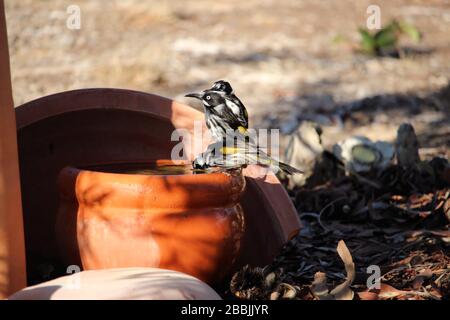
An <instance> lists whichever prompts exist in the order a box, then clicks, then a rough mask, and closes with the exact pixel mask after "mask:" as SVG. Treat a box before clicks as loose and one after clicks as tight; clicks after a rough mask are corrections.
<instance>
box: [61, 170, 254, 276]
mask: <svg viewBox="0 0 450 320" xmlns="http://www.w3.org/2000/svg"><path fill="white" fill-rule="evenodd" d="M187 167H190V164H186V165H185V166H183V165H182V164H180V163H174V162H172V161H156V162H153V163H139V164H137V163H133V164H124V163H121V164H117V163H116V164H109V165H97V166H95V167H90V168H84V169H78V168H73V167H66V168H64V169H63V170H62V171H61V173H60V175H59V179H58V185H59V193H60V205H59V210H58V216H57V227H56V231H57V241H58V242H59V244H60V255H61V257H62V259H63V261H64V262H65V263H66V264H68V265H70V264H77V265H82V266H83V268H84V269H85V270H91V269H107V268H120V267H134V266H140V267H158V268H163V269H171V270H177V271H181V272H184V273H188V274H190V275H193V276H195V277H197V278H198V279H200V280H203V281H205V282H207V283H210V284H214V283H218V282H219V281H220V280H222V278H223V277H224V276H226V275H227V274H228V273H229V272H230V270H231V268H232V267H233V265H234V262H235V261H236V258H237V255H238V252H239V248H240V246H241V239H242V236H243V234H244V216H243V210H242V207H241V205H240V204H239V200H240V198H241V195H242V193H243V191H244V186H245V179H244V177H243V175H242V172H241V170H234V171H230V172H227V173H222V172H213V173H201V174H194V173H193V172H192V170H190V169H188V168H187Z"/></svg>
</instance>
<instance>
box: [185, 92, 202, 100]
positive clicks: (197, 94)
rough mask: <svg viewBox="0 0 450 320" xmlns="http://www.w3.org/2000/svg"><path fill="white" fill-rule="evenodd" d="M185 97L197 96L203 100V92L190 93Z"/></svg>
mask: <svg viewBox="0 0 450 320" xmlns="http://www.w3.org/2000/svg"><path fill="white" fill-rule="evenodd" d="M185 97H188V98H196V99H199V100H201V99H202V97H203V93H188V94H187V95H185Z"/></svg>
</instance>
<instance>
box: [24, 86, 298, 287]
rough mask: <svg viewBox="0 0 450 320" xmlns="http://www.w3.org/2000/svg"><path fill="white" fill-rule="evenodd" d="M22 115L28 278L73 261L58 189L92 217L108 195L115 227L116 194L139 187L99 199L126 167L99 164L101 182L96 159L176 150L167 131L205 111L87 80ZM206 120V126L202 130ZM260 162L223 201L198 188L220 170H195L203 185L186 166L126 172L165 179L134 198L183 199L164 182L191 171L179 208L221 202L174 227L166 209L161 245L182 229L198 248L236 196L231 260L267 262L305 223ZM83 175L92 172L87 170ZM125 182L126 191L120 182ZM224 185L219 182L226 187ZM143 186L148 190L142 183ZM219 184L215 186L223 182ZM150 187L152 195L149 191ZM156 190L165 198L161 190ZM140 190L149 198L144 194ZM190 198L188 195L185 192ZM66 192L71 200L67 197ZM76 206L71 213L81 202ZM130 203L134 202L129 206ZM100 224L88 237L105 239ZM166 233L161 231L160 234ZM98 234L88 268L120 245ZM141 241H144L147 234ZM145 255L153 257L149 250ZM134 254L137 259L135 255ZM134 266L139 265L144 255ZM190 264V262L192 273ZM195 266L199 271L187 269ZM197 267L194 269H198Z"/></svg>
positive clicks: (161, 155) (151, 158)
mask: <svg viewBox="0 0 450 320" xmlns="http://www.w3.org/2000/svg"><path fill="white" fill-rule="evenodd" d="M16 120H17V128H18V149H19V163H20V176H21V190H22V202H23V212H24V227H25V242H26V256H27V271H28V275H29V280H32V279H35V278H36V277H37V274H38V273H39V268H41V269H42V266H48V265H55V264H59V265H61V264H62V265H67V264H66V263H67V262H68V261H67V260H66V261H65V262H62V261H64V259H62V258H63V257H61V255H60V251H59V250H58V246H57V243H70V242H71V241H73V239H74V236H75V233H74V232H75V231H73V232H72V233H70V232H67V233H55V225H56V221H57V212H58V208H61V206H64V201H66V200H67V199H66V200H64V199H63V200H62V201H61V202H60V201H59V198H60V196H59V193H60V192H61V191H62V194H65V195H66V196H67V197H72V200H71V201H72V205H74V203H75V202H74V201H73V197H74V196H76V197H77V199H78V205H79V206H80V208H81V207H82V206H84V207H86V206H91V207H90V208H89V210H88V211H85V213H84V214H85V216H84V217H85V218H87V217H95V219H97V220H98V221H100V218H101V217H102V214H103V212H102V210H99V211H95V210H94V208H95V206H96V205H98V206H99V207H98V208H101V207H102V206H103V205H104V206H105V207H106V206H108V208H109V209H108V210H110V209H111V210H110V211H108V212H107V213H106V216H105V217H104V218H105V220H104V221H103V222H104V223H105V226H106V227H105V228H104V229H103V230H106V231H105V232H111V230H113V227H114V223H109V224H108V223H106V222H108V221H112V219H115V216H114V215H115V214H116V213H115V209H114V207H115V206H117V207H122V205H121V204H118V203H117V202H115V201H116V200H117V199H119V198H120V197H123V198H121V200H120V201H122V200H123V201H125V202H126V201H128V200H127V198H126V197H131V198H133V197H134V196H136V195H134V196H133V195H132V194H131V193H130V194H127V195H120V194H117V195H115V197H117V198H115V197H112V198H111V199H110V200H111V202H108V201H109V198H105V199H106V200H107V202H105V203H103V204H101V205H99V204H98V203H97V202H95V197H100V198H99V199H101V196H102V193H103V192H104V191H105V190H106V189H107V187H109V186H111V185H112V181H114V180H115V179H116V181H117V182H118V181H119V180H121V179H120V177H122V176H121V173H112V172H103V174H105V177H108V178H99V180H98V181H99V184H98V185H97V186H96V185H95V184H94V180H92V179H94V177H95V179H97V178H96V177H97V175H98V173H97V172H96V171H98V170H97V169H98V166H99V165H104V164H118V163H122V164H123V163H125V164H126V163H128V164H130V163H134V164H136V163H151V162H155V161H156V160H160V159H170V158H171V150H172V148H173V147H174V146H175V145H176V144H177V143H179V141H171V139H170V137H171V134H172V132H173V131H174V129H177V128H183V129H186V130H188V131H190V132H193V131H194V121H195V120H197V121H199V123H204V117H203V114H202V113H201V112H199V111H196V110H194V109H192V108H191V107H188V106H186V105H183V104H180V103H177V102H175V101H172V100H170V99H167V98H163V97H159V96H156V95H152V94H147V93H142V92H136V91H130V90H121V89H83V90H75V91H68V92H62V93H58V94H55V95H50V96H46V97H43V98H40V99H37V100H34V101H31V102H29V103H26V104H24V105H22V106H19V107H17V108H16ZM205 129H206V128H205V127H203V129H202V130H205ZM197 142H198V141H195V139H194V140H192V141H183V143H185V144H192V143H197ZM207 144H208V141H203V142H202V145H203V147H206V145H207ZM186 150H188V152H187V154H186V158H187V159H188V161H190V160H191V159H192V158H193V157H194V154H193V153H192V152H191V153H189V150H191V149H190V148H187V149H186ZM68 166H70V167H72V169H64V168H66V167H68ZM95 168H97V169H95ZM63 169H64V170H63ZM102 170H103V169H102ZM257 170H258V168H254V167H253V168H251V167H250V168H247V169H245V170H244V172H243V174H244V176H245V181H246V188H245V191H244V192H243V194H242V195H241V197H240V200H233V201H231V200H230V199H229V198H227V197H225V198H226V199H228V200H226V201H223V199H225V198H222V200H221V198H220V197H211V198H210V199H209V195H208V193H206V194H205V196H204V197H201V196H200V193H204V192H212V193H214V192H216V191H217V190H218V189H217V188H219V187H218V185H217V184H214V182H211V181H213V180H214V179H215V178H217V179H219V176H210V177H205V178H201V177H195V179H205V181H204V185H203V186H198V184H197V183H193V184H192V185H191V186H189V183H191V182H192V181H194V180H195V179H194V178H193V176H192V175H191V176H189V175H186V176H183V178H180V177H178V178H174V177H175V176H172V177H171V176H167V178H161V177H150V176H146V175H139V174H134V175H133V174H131V175H128V176H130V179H131V180H130V181H134V180H133V179H137V180H142V183H143V185H145V180H147V179H155V181H158V182H157V183H158V184H160V185H161V193H160V194H158V195H157V196H156V195H151V196H150V197H149V198H145V197H144V196H143V195H142V194H140V195H139V196H136V198H133V201H140V200H143V201H144V202H145V201H148V203H149V204H151V206H152V207H153V206H156V207H157V206H158V205H159V204H158V203H159V202H158V201H161V202H160V203H164V205H162V204H161V205H160V206H161V208H162V209H163V211H164V210H166V209H167V208H168V207H169V206H170V203H171V202H172V201H173V203H176V205H175V207H176V206H178V205H179V204H180V202H177V201H178V200H177V198H176V197H175V198H172V197H169V196H167V194H166V193H165V192H166V191H167V190H168V188H169V186H176V188H180V186H179V185H178V182H173V181H177V179H181V180H182V179H186V181H190V182H189V183H187V185H186V188H185V189H184V191H183V192H187V191H186V190H191V191H190V192H189V195H192V198H190V200H189V201H190V203H189V205H185V207H183V210H187V211H189V210H191V209H192V208H194V207H195V208H196V209H195V210H197V209H198V210H200V211H201V210H203V209H202V208H206V207H208V206H210V207H212V208H220V210H219V211H214V210H211V211H210V214H211V216H212V218H211V220H210V224H209V225H208V224H199V225H196V223H195V222H194V220H195V217H194V216H195V214H194V215H192V217H190V216H188V218H187V221H186V225H185V226H184V227H180V228H179V229H178V228H177V227H176V226H175V225H173V228H169V226H170V223H168V222H169V220H170V219H169V217H168V216H164V215H162V214H161V215H160V216H161V217H163V216H164V217H163V218H161V225H163V224H165V223H166V222H167V224H166V225H165V227H164V228H162V229H161V231H163V232H164V233H166V234H165V235H164V236H165V237H167V239H166V240H165V241H166V242H164V243H165V244H164V245H162V244H161V243H162V242H157V241H156V243H158V249H159V250H161V249H163V248H166V247H168V246H169V242H170V241H169V240H168V239H170V238H171V239H176V238H177V237H179V238H180V239H181V238H182V237H185V238H186V241H185V242H184V244H185V245H186V251H188V250H194V249H192V248H193V247H192V246H193V244H192V243H194V242H195V239H197V240H198V241H199V242H201V241H203V240H205V239H208V237H207V236H206V235H207V234H210V233H211V231H212V230H213V229H211V230H208V228H210V227H211V226H212V225H213V224H214V219H217V217H218V216H220V215H223V212H224V211H223V210H224V209H223V208H229V207H233V206H235V201H238V202H239V205H240V206H241V207H242V209H243V214H244V220H245V225H246V229H245V232H244V234H243V235H242V239H241V250H240V251H239V254H238V256H237V258H236V263H235V264H234V266H233V268H238V267H239V266H242V265H243V264H247V263H248V264H251V265H254V266H258V265H259V266H263V265H266V264H268V263H270V262H271V261H272V259H273V258H274V257H275V255H277V254H278V253H279V252H280V249H281V247H282V246H283V245H284V244H285V243H286V242H287V241H288V240H289V239H290V238H292V237H293V236H295V235H296V234H297V232H298V230H299V227H300V224H299V220H298V217H297V214H296V211H295V208H294V207H293V205H292V203H291V200H290V199H289V197H288V195H287V194H286V192H285V190H284V188H283V187H282V186H281V184H280V183H279V181H278V180H277V178H276V177H275V176H274V175H267V176H265V177H262V178H261V177H260V176H259V175H258V174H257V173H256V171H257ZM103 171H105V170H103ZM61 172H62V173H61ZM60 173H61V174H62V175H63V176H64V175H66V176H68V179H69V180H70V179H72V180H71V181H73V182H74V181H75V180H76V183H77V185H76V187H75V188H74V189H73V190H74V191H75V192H74V193H71V192H72V191H70V190H66V189H64V188H62V189H61V188H60V192H58V188H57V183H56V182H57V178H58V175H59V174H60ZM125 176H126V175H125ZM200 176H201V175H200ZM205 176H207V175H205ZM87 177H90V178H92V179H87ZM193 179H194V180H193ZM211 179H212V180H211ZM220 179H224V184H223V186H231V185H233V184H236V185H237V186H240V182H239V181H240V179H239V178H230V177H228V178H225V177H222V176H220ZM227 179H228V180H227ZM164 180H167V181H171V183H170V184H168V185H166V186H164V187H163V182H164ZM181 180H179V181H181ZM106 182H107V183H106ZM238 182H239V183H238ZM121 183H123V186H125V185H126V184H127V182H126V181H125V182H121ZM128 186H129V188H133V187H134V186H136V185H135V184H132V183H129V184H128ZM207 186H209V187H210V189H208V188H207ZM223 186H222V187H223ZM222 187H220V188H222ZM227 188H228V187H227ZM239 188H240V187H239ZM181 189H182V188H181ZM120 190H122V191H123V190H124V189H120ZM195 190H197V191H198V192H199V193H196V192H197V191H195ZM214 190H216V191H214ZM221 190H222V191H223V189H221ZM122 191H120V193H122ZM79 192H84V195H83V197H84V198H79V197H80V193H79ZM142 192H143V194H145V192H146V191H142ZM217 193H219V192H218V191H217ZM150 194H151V193H149V195H150ZM237 194H240V192H237ZM237 194H236V195H237ZM194 195H195V196H194ZM89 197H93V198H89ZM152 197H153V200H151V199H152ZM155 197H158V198H159V199H155ZM144 198H145V199H147V200H144ZM183 199H184V198H183ZM106 200H105V201H106ZM157 200H158V201H157ZM185 200H186V201H188V199H187V198H186V199H185ZM209 201H211V203H210V202H209ZM69 202H70V201H66V204H67V203H69ZM174 209H177V208H174ZM70 210H72V213H73V212H74V211H75V208H71V209H70ZM70 210H69V209H67V211H66V213H67V214H68V213H69V211H70ZM146 210H147V209H146ZM151 210H153V209H151ZM151 210H150V211H151ZM177 210H178V209H177ZM177 210H174V212H176V211H177ZM205 210H206V209H205ZM208 210H209V209H208ZM125 211H128V209H127V210H125ZM144 211H145V210H144ZM166 211H167V210H166ZM121 212H122V211H121ZM167 212H168V211H167ZM205 212H206V211H205ZM219 212H221V213H219ZM117 214H119V213H117ZM122 214H123V213H122ZM152 214H153V213H152ZM123 215H125V214H123ZM78 216H80V212H78ZM131 216H132V215H131ZM156 216H157V215H156V214H155V217H156ZM180 216H182V214H179V215H178V216H177V215H176V214H174V221H177V220H178V221H182V219H181V218H180ZM74 217H75V213H73V216H72V217H71V218H72V219H73V218H74ZM214 217H215V218H214ZM237 217H238V213H237V211H236V212H234V213H233V214H230V217H227V218H226V219H225V220H227V219H228V220H227V221H228V222H226V223H225V225H227V223H228V227H227V228H229V224H230V222H231V221H237V220H236V219H237ZM66 218H67V217H66ZM121 218H123V219H124V220H122V221H121V222H120V223H118V224H117V225H118V226H120V227H118V228H119V230H118V231H117V232H118V234H120V233H121V232H125V233H126V232H128V231H129V230H130V228H131V229H133V228H132V227H130V226H125V225H126V224H127V223H131V222H130V221H132V219H131V220H127V221H126V218H124V217H121ZM135 218H136V216H135ZM150 220H152V219H150ZM150 220H149V221H150ZM153 221H154V220H153ZM202 221H203V220H202ZM172 222H173V221H172ZM180 223H181V222H180ZM202 223H203V222H202ZM72 226H73V225H72ZM188 226H189V227H188ZM97 227H98V228H100V226H96V227H95V228H97ZM191 227H192V228H193V229H192V230H193V231H192V237H190V233H189V232H188V231H187V228H191ZM95 228H94V229H90V231H89V232H91V231H92V232H93V233H92V232H91V233H90V234H91V235H92V237H93V238H92V239H97V240H98V239H100V233H99V234H94V233H95V232H94V231H93V230H100V229H95ZM120 228H122V229H120ZM148 228H150V229H151V226H149V224H147V222H144V223H143V224H142V225H140V226H139V227H137V228H136V229H133V232H134V236H135V237H137V236H138V235H139V234H142V235H143V238H145V237H149V235H148V234H146V233H145V232H146V230H149V229H148ZM227 228H224V229H223V230H222V231H223V232H225V231H227V230H228V229H227ZM199 230H203V231H204V233H205V234H204V235H201V236H199V234H197V231H199ZM170 232H172V233H170ZM177 232H180V234H177ZM78 236H79V234H78ZM153 236H154V235H153ZM162 237H163V236H162V235H161V236H160V238H162ZM126 238H127V237H126V236H125V234H124V235H123V240H124V241H127V240H126ZM118 239H119V238H115V240H114V241H116V242H114V243H115V245H117V246H118V245H119V243H118V242H117V240H118ZM147 239H148V238H147ZM78 240H80V239H78ZM97 240H95V241H94V247H91V248H93V250H94V249H95V252H93V253H92V255H91V256H88V255H86V256H85V257H89V258H86V259H85V261H84V262H85V263H86V266H87V267H88V268H91V267H92V268H97V267H98V268H103V267H106V266H109V265H107V264H105V261H103V260H106V257H105V259H103V258H102V259H101V260H102V261H99V260H96V258H98V257H99V254H100V253H99V252H100V251H102V250H105V252H109V253H110V256H111V255H114V254H115V253H116V252H115V251H113V252H112V251H108V250H109V249H110V248H108V247H102V245H100V244H99V243H98V241H97ZM130 241H131V240H130ZM232 242H233V241H231V240H226V241H224V243H222V244H221V245H222V247H224V246H225V247H226V246H227V245H228V244H226V243H232ZM72 243H73V242H72ZM180 243H182V241H180ZM85 244H86V243H85ZM89 244H90V245H92V242H89ZM136 245H137V246H138V247H139V246H140V245H141V244H136ZM198 246H201V244H198ZM72 248H73V247H72ZM131 248H133V246H131V247H130V250H133V249H131ZM188 248H189V249H188ZM182 250H183V248H177V249H176V250H175V251H176V252H180V251H182ZM195 250H196V249H195ZM124 251H126V250H125V249H124V248H123V247H121V248H120V250H119V251H118V252H120V255H119V256H118V257H115V258H114V259H116V260H114V261H112V262H111V265H120V264H121V263H122V262H123V261H124V260H126V257H127V255H126V254H125V253H124ZM78 253H80V252H78ZM164 254H165V253H162V254H161V256H160V259H161V263H162V262H163V261H166V262H167V261H169V260H170V259H169V258H168V256H165V255H164ZM189 254H190V257H193V256H194V255H195V254H194V253H193V252H191V253H189ZM212 256H214V254H213V255H212ZM225 256H227V253H221V254H217V253H215V257H216V258H214V259H217V261H215V262H212V261H207V260H202V261H203V262H202V263H203V264H205V265H208V264H211V265H215V266H217V264H218V263H222V264H224V262H223V261H224V260H223V259H225ZM66 258H67V257H66ZM72 258H73V257H72ZM147 259H150V258H149V257H147ZM192 259H194V258H192ZM202 259H203V258H202ZM230 259H231V258H230ZM71 261H75V260H71ZM84 262H83V263H84ZM133 263H134V262H133ZM135 264H138V263H137V262H136V263H135ZM135 266H136V267H139V266H140V265H135ZM188 269H189V268H187V269H186V270H185V271H186V272H188V273H189V271H188ZM190 273H191V274H192V273H195V272H192V271H191V272H190ZM200 273H201V272H200ZM200 273H197V275H199V274H200ZM205 274H206V273H205ZM205 279H206V278H205ZM208 281H209V280H208Z"/></svg>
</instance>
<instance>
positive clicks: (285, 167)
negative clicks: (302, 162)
mask: <svg viewBox="0 0 450 320" xmlns="http://www.w3.org/2000/svg"><path fill="white" fill-rule="evenodd" d="M278 167H279V168H280V169H281V170H282V171H283V172H284V173H286V174H296V173H304V172H303V171H302V170H299V169H297V168H294V167H293V166H290V165H288V164H287V163H283V162H278Z"/></svg>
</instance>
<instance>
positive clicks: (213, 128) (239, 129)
mask: <svg viewBox="0 0 450 320" xmlns="http://www.w3.org/2000/svg"><path fill="white" fill-rule="evenodd" d="M186 97H192V98H196V99H199V100H200V101H201V102H202V103H203V107H204V109H205V120H206V126H207V127H208V129H209V131H210V133H211V135H212V137H213V139H214V142H213V143H211V144H210V145H209V146H208V148H207V149H206V151H205V152H204V153H202V154H200V155H198V156H197V157H196V158H195V159H194V161H193V162H192V167H193V168H194V169H206V168H209V167H221V168H224V169H232V168H240V167H246V166H247V165H250V164H259V165H262V166H264V167H269V168H271V169H274V170H282V171H284V172H285V173H287V174H296V173H302V171H301V170H298V169H297V168H294V167H292V166H290V165H288V164H286V163H282V162H279V161H277V160H275V159H273V158H272V157H270V156H269V155H268V154H267V153H266V152H264V151H263V149H262V148H260V146H258V145H257V144H256V143H255V142H254V139H252V138H251V137H250V135H249V132H248V114H247V110H246V109H245V106H244V104H243V103H242V102H241V100H239V98H238V97H236V95H235V94H234V93H233V88H232V87H231V85H230V83H229V82H227V81H224V80H219V81H216V82H214V84H213V86H212V87H211V88H210V89H206V90H204V91H202V92H200V93H189V94H187V95H186Z"/></svg>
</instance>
